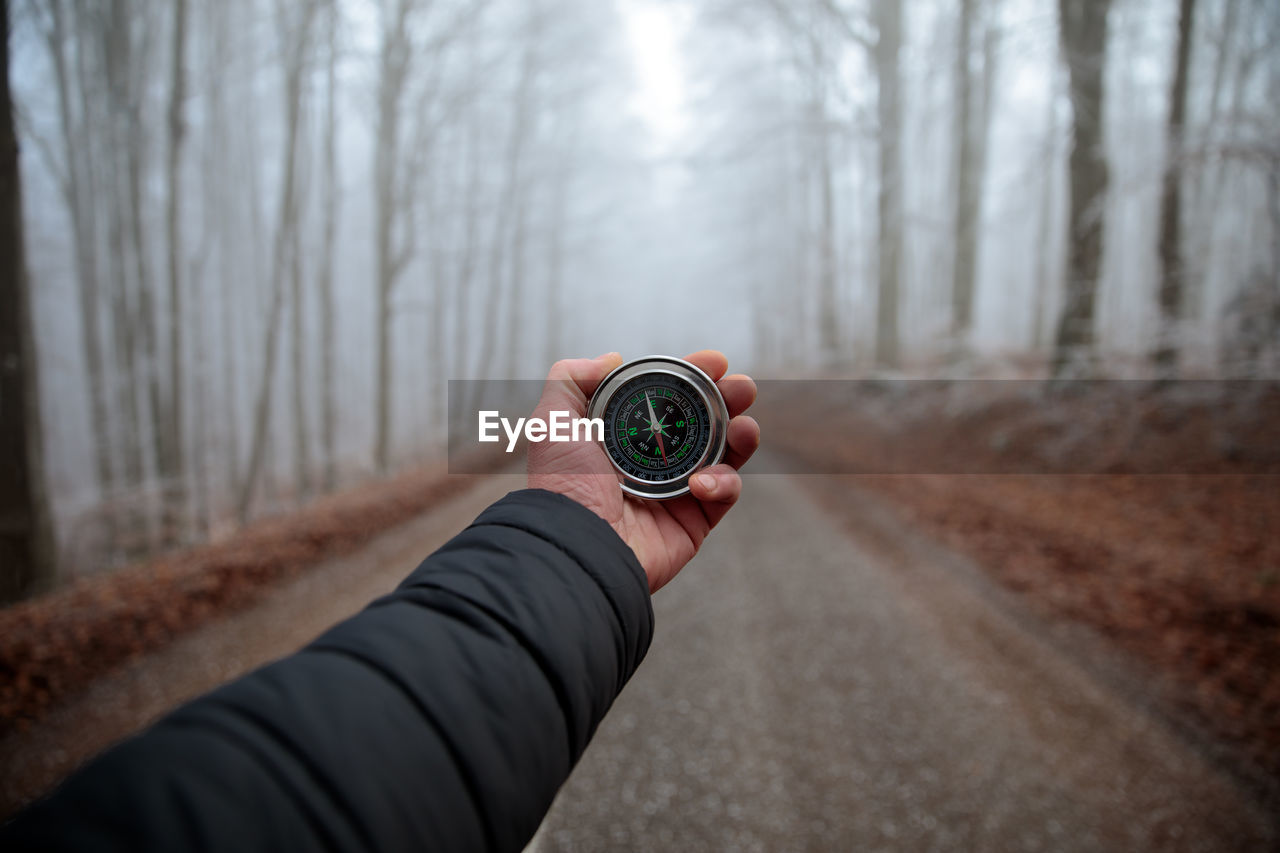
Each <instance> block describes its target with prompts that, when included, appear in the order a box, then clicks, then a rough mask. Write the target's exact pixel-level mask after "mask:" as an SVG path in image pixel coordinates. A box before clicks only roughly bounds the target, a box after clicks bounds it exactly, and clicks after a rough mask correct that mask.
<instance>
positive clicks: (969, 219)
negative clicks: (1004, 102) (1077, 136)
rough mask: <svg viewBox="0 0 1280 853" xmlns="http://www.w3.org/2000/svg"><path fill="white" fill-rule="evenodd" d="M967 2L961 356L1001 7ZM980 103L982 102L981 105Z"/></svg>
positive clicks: (957, 286)
mask: <svg viewBox="0 0 1280 853" xmlns="http://www.w3.org/2000/svg"><path fill="white" fill-rule="evenodd" d="M982 5H983V4H982V3H981V2H980V0H962V3H961V8H960V20H959V21H958V22H957V25H956V28H957V31H958V33H959V38H958V44H957V46H956V81H955V83H956V129H955V136H956V210H955V222H954V223H953V225H954V241H955V263H954V265H953V267H952V288H951V295H952V306H951V309H952V310H951V337H952V346H953V348H954V351H955V352H956V353H957V354H959V353H961V352H963V351H964V350H965V349H967V347H968V337H969V333H970V330H971V329H972V326H973V303H974V298H975V289H976V288H975V281H976V279H977V267H978V236H979V234H980V233H981V230H982V196H983V187H984V184H985V181H986V171H987V137H988V136H989V134H990V127H991V110H992V100H993V92H994V89H995V75H996V46H997V44H998V41H997V34H996V28H995V25H994V24H993V23H992V18H993V17H994V15H995V4H994V2H990V3H987V4H985V5H986V7H987V8H985V9H983V8H982ZM977 30H980V32H981V42H982V70H981V72H980V73H975V71H974V68H973V65H974V62H973V52H974V35H975V31H977ZM975 102H976V103H975Z"/></svg>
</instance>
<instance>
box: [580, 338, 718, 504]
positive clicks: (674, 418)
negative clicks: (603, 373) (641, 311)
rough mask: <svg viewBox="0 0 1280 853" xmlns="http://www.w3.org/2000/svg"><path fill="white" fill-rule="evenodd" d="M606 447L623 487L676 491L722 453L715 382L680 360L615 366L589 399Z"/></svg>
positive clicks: (642, 492) (651, 492)
mask: <svg viewBox="0 0 1280 853" xmlns="http://www.w3.org/2000/svg"><path fill="white" fill-rule="evenodd" d="M590 413H591V415H592V417H599V418H602V419H603V420H604V449H605V452H606V453H607V454H608V456H609V460H610V461H611V462H612V463H613V466H614V468H616V469H617V470H618V472H619V473H620V474H621V475H622V488H623V490H624V491H626V492H628V493H630V494H633V495H636V496H637V497H645V498H668V497H676V496H678V495H681V494H684V493H685V492H687V491H688V487H689V477H690V476H691V475H692V474H693V473H694V472H695V471H697V470H698V469H699V468H702V467H705V466H707V465H712V464H714V463H716V462H718V461H719V460H720V458H721V456H723V454H724V435H725V428H726V426H727V423H728V412H727V410H726V409H725V405H724V399H723V398H722V397H721V395H720V391H719V389H717V388H716V386H715V383H713V382H712V381H711V379H710V378H709V377H708V376H707V375H706V374H705V373H703V372H702V371H701V370H698V368H696V367H694V366H693V365H692V364H689V363H688V362H685V361H682V360H680V359H675V358H669V357H665V356H654V357H650V358H645V359H638V360H637V361H633V362H629V363H627V364H624V365H623V366H622V367H620V368H618V369H617V370H615V371H614V372H613V373H611V374H610V375H609V376H608V377H606V378H605V381H604V382H603V383H601V386H600V389H599V390H598V391H597V392H596V395H595V396H594V397H593V398H592V400H591V406H590Z"/></svg>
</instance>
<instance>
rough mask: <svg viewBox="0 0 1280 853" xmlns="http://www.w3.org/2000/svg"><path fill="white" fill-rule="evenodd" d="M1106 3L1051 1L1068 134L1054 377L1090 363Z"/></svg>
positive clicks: (1100, 202)
mask: <svg viewBox="0 0 1280 853" xmlns="http://www.w3.org/2000/svg"><path fill="white" fill-rule="evenodd" d="M1110 7H1111V2H1110V0H1090V2H1078V0H1059V5H1058V17H1059V36H1060V39H1061V42H1062V53H1063V57H1064V58H1065V60H1066V65H1067V86H1068V91H1069V93H1070V98H1071V113H1072V117H1071V127H1072V139H1071V155H1070V172H1071V178H1070V201H1069V205H1070V207H1069V210H1070V213H1069V215H1068V217H1067V229H1068V230H1067V274H1066V293H1065V301H1064V305H1063V308H1062V314H1061V316H1060V318H1059V320H1058V332H1057V337H1056V339H1055V342H1054V354H1053V374H1054V376H1057V377H1061V376H1065V375H1067V374H1068V373H1070V372H1072V371H1083V372H1084V373H1089V372H1091V371H1092V368H1093V340H1094V300H1095V296H1096V294H1097V290H1098V277H1099V273H1100V271H1101V268H1102V251H1103V233H1104V221H1103V220H1104V216H1103V208H1104V205H1105V203H1106V195H1107V183H1108V170H1107V157H1106V150H1105V149H1104V147H1103V133H1102V123H1103V105H1104V103H1105V100H1104V99H1105V94H1106V87H1105V81H1106V58H1107V15H1108V13H1109V11H1110Z"/></svg>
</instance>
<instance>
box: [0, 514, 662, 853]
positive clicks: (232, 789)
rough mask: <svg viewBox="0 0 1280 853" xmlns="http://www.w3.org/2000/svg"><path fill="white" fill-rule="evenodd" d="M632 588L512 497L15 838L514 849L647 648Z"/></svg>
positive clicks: (138, 744)
mask: <svg viewBox="0 0 1280 853" xmlns="http://www.w3.org/2000/svg"><path fill="white" fill-rule="evenodd" d="M652 627H653V616H652V610H651V609H650V605H649V598H648V588H647V583H646V580H645V578H644V575H643V572H642V571H641V569H640V567H639V565H638V564H637V563H636V562H635V558H634V556H633V555H632V553H631V551H630V549H629V548H628V547H627V546H626V545H625V544H624V543H623V542H622V541H621V540H620V539H619V538H618V537H617V535H616V534H615V533H614V532H613V531H612V530H611V529H610V528H609V527H608V525H606V524H605V523H604V522H603V521H601V520H600V519H598V518H596V517H595V516H594V515H592V514H591V513H589V512H588V511H586V510H584V509H583V508H581V507H580V506H577V505H576V504H574V503H573V502H572V501H570V500H568V499H567V498H563V497H560V496H557V495H551V494H549V493H546V492H517V493H514V494H512V495H510V496H508V497H507V498H506V499H504V500H503V501H500V502H499V503H497V504H495V505H494V506H492V507H490V508H489V509H488V510H486V512H485V513H483V514H482V515H481V517H480V518H479V519H477V521H476V523H475V524H473V525H472V526H471V527H470V528H468V529H467V530H466V531H464V532H463V533H462V534H460V535H459V536H458V537H456V538H455V539H454V540H452V541H451V542H450V543H449V544H447V545H446V546H445V547H443V548H442V549H440V551H438V552H436V553H435V554H433V555H432V556H431V557H430V558H428V559H427V560H426V561H425V562H424V563H423V564H422V565H421V566H420V567H419V568H418V569H417V570H416V571H415V572H414V573H413V574H412V575H411V576H410V577H409V578H408V579H407V580H406V581H405V582H404V583H403V584H402V585H401V586H400V587H399V588H398V589H397V590H396V591H395V592H393V593H392V594H391V595H389V596H386V597H385V598H383V599H380V600H379V601H377V602H375V603H374V604H373V605H371V606H370V607H369V608H368V609H366V610H365V611H363V612H362V613H360V614H359V615H357V616H355V617H354V618H352V619H350V620H348V621H347V622H344V623H342V624H340V625H339V626H337V627H336V628H334V629H333V630H331V631H329V632H328V633H326V634H325V635H324V636H322V637H320V638H319V639H318V640H316V641H315V642H314V643H312V644H311V645H310V646H308V647H307V648H305V649H303V650H302V651H301V652H299V653H298V654H296V655H293V656H291V657H289V658H286V659H284V660H283V661H281V662H279V663H277V664H274V665H272V666H269V667H267V668H265V669H263V670H260V671H258V672H256V673H254V674H252V675H250V676H248V677H246V678H244V679H241V680H240V681H238V682H235V683H233V684H231V685H228V686H227V687H224V688H222V689H220V690H218V691H216V692H215V693H213V694H210V695H209V696H207V697H205V698H203V699H201V700H198V701H197V702H194V703H192V704H191V705H188V706H186V707H185V708H182V709H180V710H179V711H177V712H175V713H174V714H172V715H171V716H170V717H168V718H167V719H165V720H164V721H162V722H161V723H159V724H158V725H157V726H155V727H154V728H153V729H152V730H151V731H150V732H148V733H146V734H144V735H142V736H140V737H138V738H136V739H134V740H133V741H131V742H128V743H126V744H124V745H122V746H121V747H118V748H117V749H115V750H113V751H112V752H111V753H108V754H107V755H106V756H104V757H103V758H102V759H100V760H99V761H98V762H96V763H95V764H94V765H93V766H91V767H90V768H88V769H87V770H86V771H84V772H83V773H81V774H79V775H78V776H77V777H75V778H74V779H73V780H71V781H70V782H69V783H68V784H67V785H66V786H64V788H63V789H62V790H61V791H60V792H58V793H57V794H56V795H55V796H54V797H53V798H51V799H50V800H49V801H48V802H46V803H45V804H43V805H41V806H38V807H37V808H35V809H33V810H32V811H31V812H30V813H29V814H27V815H26V816H24V817H23V818H21V819H20V820H19V822H18V823H17V824H16V825H15V826H13V827H10V832H12V833H13V836H12V838H13V839H14V840H25V841H27V842H28V843H30V844H31V845H32V846H39V847H40V848H41V849H46V850H47V849H58V846H59V845H62V846H65V847H67V848H72V847H74V848H75V849H85V848H86V847H88V848H92V849H99V848H110V847H112V846H119V847H120V848H121V849H140V848H148V847H150V848H165V849H178V848H183V849H186V848H200V847H209V848H214V849H235V850H249V849H264V850H266V849H273V850H278V849H287V848H292V849H308V848H314V849H352V850H357V849H358V850H367V849H378V850H394V849H481V848H486V849H519V848H520V847H521V846H522V845H523V843H524V842H525V841H527V839H528V838H529V836H530V835H532V833H533V831H534V830H535V829H536V827H537V825H538V822H539V821H540V820H541V817H542V815H543V814H544V813H545V811H546V809H547V808H548V807H549V805H550V803H551V800H552V798H553V797H554V795H555V792H556V790H558V788H559V787H560V785H561V784H562V783H563V781H564V780H565V778H566V777H567V776H568V773H569V771H570V770H571V769H572V767H573V764H574V763H575V762H576V761H577V759H578V757H579V756H580V755H581V753H582V750H583V749H584V748H585V747H586V744H587V742H588V740H589V739H590V737H591V735H592V733H593V732H594V730H595V728H596V726H597V725H598V724H599V722H600V720H601V718H602V717H603V716H604V713H605V712H606V711H607V710H608V707H609V705H610V704H611V703H612V701H613V699H614V697H615V696H616V695H617V692H618V691H619V690H620V689H621V687H622V686H623V685H624V684H625V683H626V681H627V679H628V678H629V677H630V675H631V673H632V672H633V671H634V670H635V667H636V666H637V665H638V664H639V662H640V660H641V658H642V657H643V656H644V653H645V651H646V650H647V648H648V644H649V640H650V637H651V635H652Z"/></svg>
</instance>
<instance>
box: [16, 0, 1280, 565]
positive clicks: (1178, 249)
mask: <svg viewBox="0 0 1280 853" xmlns="http://www.w3.org/2000/svg"><path fill="white" fill-rule="evenodd" d="M9 5H10V9H9V11H10V16H11V19H12V20H11V29H12V35H11V54H10V77H11V82H12V87H13V92H14V116H15V120H16V128H17V134H18V138H19V141H20V145H21V158H20V166H21V178H22V184H23V186H22V190H23V203H24V208H23V213H24V216H23V219H24V227H25V241H26V247H27V251H26V267H27V271H28V279H27V281H28V282H29V287H30V292H31V294H32V303H33V317H34V321H33V322H34V328H35V344H36V357H35V365H36V366H35V370H36V371H37V374H38V379H39V382H40V386H41V412H40V414H41V418H40V423H41V427H40V434H41V436H42V438H43V444H44V454H43V460H44V468H45V476H46V480H47V483H48V485H49V496H50V499H51V504H52V507H53V511H54V519H55V522H56V523H55V529H56V531H57V534H58V542H59V547H60V552H61V554H62V560H63V562H64V564H66V563H72V564H77V565H83V564H86V563H93V564H95V565H96V564H100V563H110V562H113V561H122V560H126V559H132V558H136V557H138V556H141V555H143V554H145V553H148V552H150V551H153V550H155V549H157V548H161V547H169V546H172V545H175V544H181V543H185V542H192V541H199V540H201V539H205V538H208V537H217V536H220V535H225V534H227V533H228V532H230V531H232V530H234V529H235V528H236V526H237V525H239V524H240V523H243V522H244V521H246V520H248V519H251V518H254V517H257V516H260V515H263V514H266V513H269V512H273V511H278V510H280V509H283V508H288V507H290V506H294V505H297V504H299V503H302V502H305V501H307V500H309V499H311V498H313V497H315V496H317V495H320V494H323V493H325V492H327V491H331V490H333V489H337V488H340V487H342V486H344V485H348V484H352V483H355V482H359V481H361V480H363V479H365V478H368V477H369V476H372V475H378V474H386V473H390V472H393V471H395V470H398V469H400V468H403V467H405V466H408V465H412V464H418V463H422V462H426V461H429V460H432V459H435V458H438V457H439V454H440V453H441V452H442V450H443V448H444V443H445V435H444V430H445V424H444V419H445V399H446V389H445V383H446V380H448V379H479V378H537V377H540V376H543V375H545V373H546V370H547V367H548V366H549V364H550V363H551V362H552V361H554V360H555V359H557V358H562V357H569V356H583V355H596V354H598V353H602V352H607V351H610V350H618V351H620V352H622V353H623V354H624V355H626V356H628V357H630V356H638V355H642V354H646V353H672V354H683V353H684V352H687V351H691V350H695V349H699V348H703V347H713V348H718V349H722V350H723V351H725V353H726V354H727V355H728V356H729V360H730V364H731V369H733V370H735V371H736V370H742V371H749V372H752V373H754V374H756V375H761V376H771V377H800V376H815V375H823V376H864V375H873V374H877V375H879V374H887V375H905V376H920V377H939V376H956V375H962V376H963V375H977V376H987V375H1003V374H1004V373H1010V374H1014V375H1019V376H1024V377H1036V376H1049V375H1051V374H1054V373H1056V374H1058V375H1062V374H1066V373H1070V374H1073V375H1086V374H1087V375H1093V376H1118V377H1171V376H1186V377H1191V376H1194V377H1218V376H1275V375H1276V374H1277V373H1278V372H1280V368H1278V367H1277V359H1278V358H1280V353H1278V343H1277V341H1278V339H1280V295H1278V294H1280V290H1278V288H1280V285H1278V278H1280V145H1278V144H1277V139H1280V117H1278V116H1277V114H1276V108H1275V105H1276V104H1277V103H1280V52H1277V51H1276V49H1275V48H1274V45H1275V44H1277V43H1280V6H1277V4H1275V3H1271V2H1267V0H1183V2H1181V3H1179V2H1173V0H1168V2H1161V3H1152V2H1143V0H1092V2H1085V3H1071V2H1066V0H1063V3H1062V6H1061V8H1060V6H1059V3H1058V2H1055V0H958V2H954V3H942V2H938V1H937V0H910V2H905V3H902V4H899V3H897V2H894V0H864V2H854V0H794V2H789V0H688V1H687V2H681V0H671V1H670V2H661V0H614V2H601V0H523V2H514V0H471V2H458V0H229V2H218V1H217V0H165V2H159V0H142V1H141V2H139V0H133V2H129V0H99V2H92V3H90V2H78V1H77V0H15V2H12V3H10V4H9ZM1064 16H1065V18H1064ZM1180 21H1181V22H1182V24H1183V25H1182V26H1180ZM1180 47H1181V48H1182V49H1181V50H1180ZM1179 56H1183V57H1184V59H1183V61H1182V62H1181V63H1179V61H1178V58H1179ZM1180 65H1181V68H1179V66H1180ZM1179 79H1181V81H1182V82H1181V85H1179ZM1175 107H1177V108H1176V109H1175ZM104 555H106V556H104Z"/></svg>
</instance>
